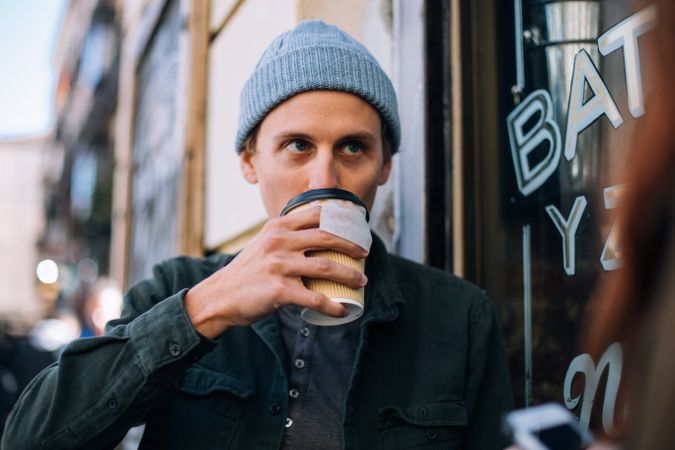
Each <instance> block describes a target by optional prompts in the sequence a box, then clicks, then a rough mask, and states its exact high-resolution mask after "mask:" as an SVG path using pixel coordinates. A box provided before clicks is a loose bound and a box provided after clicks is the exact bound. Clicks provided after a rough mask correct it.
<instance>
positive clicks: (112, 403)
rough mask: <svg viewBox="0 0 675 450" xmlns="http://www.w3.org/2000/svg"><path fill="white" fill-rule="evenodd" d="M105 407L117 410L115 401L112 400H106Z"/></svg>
mask: <svg viewBox="0 0 675 450" xmlns="http://www.w3.org/2000/svg"><path fill="white" fill-rule="evenodd" d="M106 406H108V409H115V408H117V400H115V399H114V398H110V399H108V403H106Z"/></svg>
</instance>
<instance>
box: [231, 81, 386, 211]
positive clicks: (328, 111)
mask: <svg viewBox="0 0 675 450" xmlns="http://www.w3.org/2000/svg"><path fill="white" fill-rule="evenodd" d="M241 169H242V172H243V174H244V177H245V178H246V180H248V181H249V182H250V183H254V184H255V183H258V184H260V192H261V194H262V199H263V203H264V204H265V209H266V211H267V215H268V216H269V217H270V218H271V217H276V216H278V215H279V213H280V212H281V210H282V209H283V207H284V206H285V205H286V203H287V202H288V201H289V200H290V199H291V198H293V197H295V196H296V195H298V194H300V193H302V192H305V191H307V190H310V189H321V188H339V189H344V190H347V191H350V192H353V193H354V194H356V195H357V196H358V197H359V198H360V199H361V200H362V201H363V202H364V203H365V204H366V206H367V207H368V209H369V210H370V209H371V208H372V206H373V202H374V200H375V192H376V191H377V186H379V185H381V184H383V183H385V182H386V181H387V179H388V178H389V173H390V171H391V158H389V157H385V152H384V148H383V142H382V122H381V119H380V115H379V114H378V113H377V111H376V110H375V108H373V107H372V106H371V105H370V104H369V103H368V102H366V101H365V100H363V99H361V98H360V97H358V96H356V95H353V94H348V93H345V92H338V91H309V92H304V93H301V94H298V95H296V96H294V97H291V98H290V99H288V100H286V101H284V102H283V103H281V104H280V105H279V106H277V107H276V108H274V109H273V110H272V111H271V112H270V113H269V114H267V116H266V117H265V119H264V120H263V121H262V123H261V124H260V127H259V129H258V134H257V137H256V142H255V149H254V150H253V151H248V150H245V151H243V152H242V153H241Z"/></svg>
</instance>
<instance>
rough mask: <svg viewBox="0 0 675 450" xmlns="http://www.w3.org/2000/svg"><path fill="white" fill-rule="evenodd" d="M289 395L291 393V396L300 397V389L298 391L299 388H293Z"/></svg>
mask: <svg viewBox="0 0 675 450" xmlns="http://www.w3.org/2000/svg"><path fill="white" fill-rule="evenodd" d="M288 395H289V396H290V397H291V398H298V397H300V391H298V390H297V389H295V388H293V389H291V390H290V391H288Z"/></svg>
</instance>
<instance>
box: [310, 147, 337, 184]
mask: <svg viewBox="0 0 675 450" xmlns="http://www.w3.org/2000/svg"><path fill="white" fill-rule="evenodd" d="M339 184H340V179H339V176H338V172H337V167H336V161H335V158H334V157H333V152H332V151H330V152H328V151H326V152H323V153H322V152H319V154H318V155H317V156H316V158H315V159H314V164H312V165H311V167H310V173H309V186H308V188H309V189H327V188H337V187H339Z"/></svg>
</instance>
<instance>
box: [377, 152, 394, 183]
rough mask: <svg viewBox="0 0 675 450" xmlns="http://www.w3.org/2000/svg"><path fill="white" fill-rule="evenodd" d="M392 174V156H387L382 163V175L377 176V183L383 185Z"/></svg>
mask: <svg viewBox="0 0 675 450" xmlns="http://www.w3.org/2000/svg"><path fill="white" fill-rule="evenodd" d="M389 175H391V157H389V158H387V159H386V160H385V161H384V163H383V164H382V170H380V176H379V177H378V178H377V184H378V185H379V186H382V185H383V184H384V183H386V182H387V180H388V179H389Z"/></svg>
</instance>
